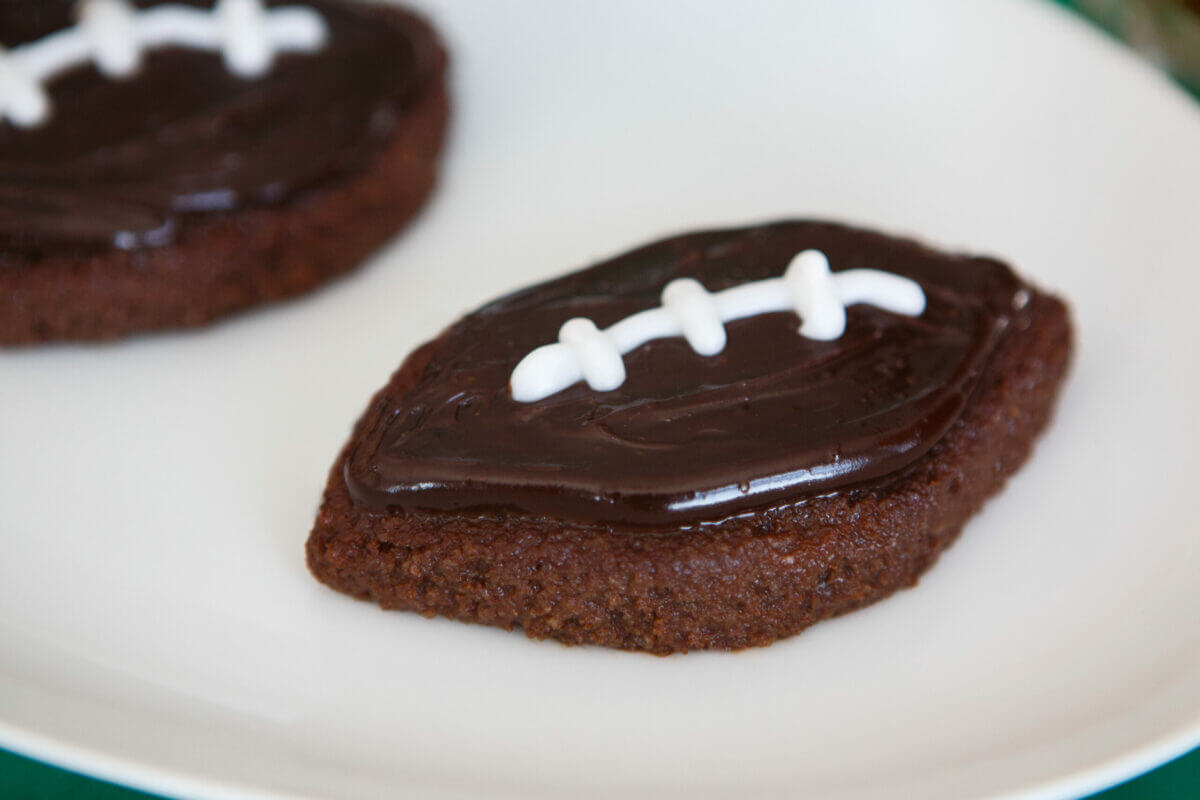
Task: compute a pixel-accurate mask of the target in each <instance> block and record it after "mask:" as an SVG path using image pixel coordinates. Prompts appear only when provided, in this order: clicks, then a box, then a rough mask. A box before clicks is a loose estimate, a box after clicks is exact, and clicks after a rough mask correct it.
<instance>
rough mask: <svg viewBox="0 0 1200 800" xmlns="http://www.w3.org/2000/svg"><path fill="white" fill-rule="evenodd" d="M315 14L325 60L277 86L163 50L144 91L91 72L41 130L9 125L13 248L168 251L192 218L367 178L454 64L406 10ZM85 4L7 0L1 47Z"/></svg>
mask: <svg viewBox="0 0 1200 800" xmlns="http://www.w3.org/2000/svg"><path fill="white" fill-rule="evenodd" d="M176 1H178V0H176ZM300 1H301V0H295V2H300ZM185 2H186V0H185ZM190 4H192V5H200V6H208V5H211V3H206V2H192V3H190ZM281 4H284V3H276V2H270V3H268V5H281ZM304 4H305V5H309V6H312V7H314V8H316V9H317V10H318V11H320V12H321V14H322V15H323V16H324V18H325V21H326V24H327V27H328V30H329V38H328V41H327V42H326V44H325V47H324V48H323V49H322V50H320V51H318V52H316V53H312V54H302V53H285V54H281V55H279V56H278V57H277V58H276V60H275V61H274V63H273V65H272V67H271V69H270V70H269V71H268V72H267V73H266V74H265V75H264V76H263V77H261V78H256V79H245V78H241V77H238V76H237V75H234V74H233V73H231V72H230V71H229V70H228V69H226V67H225V65H224V63H223V61H222V56H221V55H220V54H219V53H215V52H206V51H200V50H189V49H184V48H176V47H168V48H161V49H151V50H148V51H146V53H145V56H144V59H143V62H142V66H141V69H140V70H139V71H138V73H137V74H136V75H134V76H132V77H130V78H125V79H113V78H108V77H105V76H104V75H102V74H101V73H100V72H98V71H97V70H96V68H95V67H94V66H90V65H89V66H86V67H79V68H77V69H74V70H71V71H69V72H66V73H64V74H63V75H61V76H59V77H57V78H56V79H54V80H53V81H52V82H51V83H50V84H49V86H48V89H49V94H50V102H51V106H52V110H51V117H50V119H49V120H48V121H47V122H46V123H44V124H42V125H40V126H37V127H33V128H18V127H15V126H13V125H10V124H7V123H3V122H0V250H2V251H17V252H27V253H34V254H36V253H43V252H47V251H56V250H62V249H70V250H75V249H79V248H81V247H83V248H87V247H93V248H94V247H108V246H117V247H122V248H136V247H146V246H155V245H162V244H166V243H169V242H171V241H172V240H173V239H174V237H175V236H176V235H177V233H178V229H179V227H180V224H181V222H182V221H184V218H185V217H186V216H187V215H189V214H195V213H197V212H222V211H229V210H233V209H238V208H241V207H244V206H247V205H262V204H273V203H278V202H280V201H282V200H285V199H288V198H290V197H293V196H295V195H296V194H297V193H299V192H302V191H304V190H305V189H307V188H309V187H312V186H314V185H318V184H319V183H320V182H321V181H323V180H326V179H328V178H330V177H336V176H338V175H340V174H345V173H346V172H348V171H352V170H354V169H356V168H359V167H360V166H361V165H363V164H366V163H367V162H368V161H369V160H370V158H371V156H372V155H373V154H374V153H375V152H377V150H378V148H379V147H380V146H382V145H383V144H384V143H385V142H386V140H387V138H388V136H389V135H390V133H391V132H392V130H393V129H394V128H395V126H396V125H397V124H398V122H399V120H400V118H401V117H402V115H403V113H404V110H405V108H406V107H407V106H408V105H409V103H410V102H411V101H412V100H414V99H415V98H416V97H417V95H418V94H419V92H420V90H421V89H422V87H423V86H424V85H425V83H426V82H427V80H428V79H429V78H430V76H431V74H432V73H433V72H434V71H435V70H436V69H438V68H439V66H440V65H439V64H438V63H437V59H439V58H440V56H439V55H437V54H436V53H433V52H426V50H425V49H424V47H423V45H421V44H419V43H420V42H421V41H423V40H422V39H421V38H420V37H419V36H414V35H413V32H414V28H413V27H412V26H414V25H419V24H420V23H418V22H417V21H415V20H414V19H413V18H411V17H409V16H407V15H405V14H402V13H401V12H399V11H397V10H396V9H387V10H384V9H381V8H378V7H373V6H371V5H369V4H365V3H361V2H330V0H304ZM139 5H142V6H149V5H154V3H149V2H141V3H139ZM74 6H75V2H74V0H38V2H28V0H17V1H14V0H4V2H0V41H2V43H3V44H4V46H6V47H13V46H15V45H18V44H22V43H24V42H28V41H32V40H35V39H39V38H41V37H43V36H45V35H47V34H49V33H51V32H53V31H56V30H60V29H62V28H64V27H67V26H68V25H70V24H72V22H73V8H74ZM2 265H3V264H2V262H0V266H2Z"/></svg>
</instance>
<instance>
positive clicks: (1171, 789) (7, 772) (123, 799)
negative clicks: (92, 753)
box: [0, 748, 1200, 800]
mask: <svg viewBox="0 0 1200 800" xmlns="http://www.w3.org/2000/svg"><path fill="white" fill-rule="evenodd" d="M0 797H3V798H13V800H60V799H61V798H64V797H66V798H72V800H152V798H153V797H154V796H153V795H148V794H143V793H142V792H135V791H132V790H130V789H122V788H120V787H118V786H114V785H113V784H111V783H104V782H103V781H97V780H92V779H91V778H85V777H83V776H82V775H77V774H75V773H74V772H67V771H66V770H62V769H57V768H55V767H48V766H46V765H45V764H41V763H39V762H37V761H32V760H30V759H28V758H22V757H21V756H18V755H14V754H13V753H9V752H5V751H3V750H0ZM1163 798H1170V800H1176V798H1178V799H1179V800H1185V799H1186V798H1200V748H1197V749H1196V750H1193V751H1192V752H1191V753H1188V754H1187V755H1186V756H1183V757H1182V758H1179V759H1176V760H1175V761H1172V762H1171V763H1170V764H1167V765H1166V766H1164V767H1160V768H1158V769H1156V770H1154V771H1153V772H1150V773H1148V774H1146V775H1143V776H1141V777H1140V778H1135V779H1134V780H1131V781H1129V782H1128V783H1123V784H1121V785H1120V786H1117V787H1116V788H1113V789H1109V790H1108V791H1106V792H1101V793H1100V794H1097V795H1093V796H1092V798H1091V800H1163Z"/></svg>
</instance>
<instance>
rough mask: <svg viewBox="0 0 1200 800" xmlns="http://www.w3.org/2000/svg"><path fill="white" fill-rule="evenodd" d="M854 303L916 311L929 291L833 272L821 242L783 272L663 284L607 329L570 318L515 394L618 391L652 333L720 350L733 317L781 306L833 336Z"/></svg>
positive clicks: (523, 374) (516, 377) (520, 378)
mask: <svg viewBox="0 0 1200 800" xmlns="http://www.w3.org/2000/svg"><path fill="white" fill-rule="evenodd" d="M855 303H870V304H871V305H874V306H878V307H879V308H882V309H884V310H886V311H891V312H893V313H895V314H904V315H907V316H912V317H915V316H919V315H920V314H921V313H923V312H924V311H925V293H924V292H923V291H922V290H921V286H920V285H919V284H918V283H917V282H916V281H913V280H910V279H908V278H905V277H902V276H900V275H894V274H892V273H890V272H881V271H879V270H874V269H851V270H846V271H844V272H836V273H834V272H830V270H829V260H828V259H826V257H825V254H824V253H822V252H821V251H819V250H805V251H804V252H802V253H799V254H798V255H796V257H795V258H793V259H792V262H791V264H789V265H788V268H787V270H786V271H785V272H784V274H783V277H780V278H767V279H766V280H761V281H755V282H754V283H744V284H742V285H741V286H733V287H730V288H728V289H725V290H723V291H720V292H715V293H711V294H710V293H709V292H708V290H706V289H705V288H704V287H703V286H702V285H700V283H699V282H698V281H696V280H693V279H691V278H680V279H678V280H674V281H671V282H670V283H668V284H667V286H666V288H664V289H663V293H662V305H661V306H659V307H658V308H651V309H647V310H646V311H639V312H638V313H636V314H633V315H631V316H628V317H626V318H625V319H623V320H621V321H620V322H617V323H615V324H613V325H612V326H610V327H608V328H605V329H604V330H600V329H599V328H597V327H596V324H595V323H594V322H592V321H591V320H590V319H585V318H584V317H575V318H574V319H569V320H567V321H566V322H565V323H563V326H562V328H560V329H559V332H558V342H557V343H555V344H548V345H544V346H542V347H539V348H537V349H536V350H534V351H532V352H531V353H529V354H528V355H526V356H525V357H524V358H523V359H521V361H520V363H519V364H517V366H516V369H514V370H513V372H512V378H511V389H512V396H513V399H514V400H516V401H517V402H520V403H532V402H534V401H535V400H541V399H542V398H544V397H549V396H550V395H552V394H554V393H556V392H560V391H562V390H563V389H565V388H567V387H568V386H570V385H572V384H574V383H577V382H578V381H580V380H585V381H587V384H588V386H590V387H591V388H592V389H594V390H596V391H600V392H603V391H611V390H612V389H616V388H617V387H618V386H620V385H621V384H622V383H624V382H625V361H624V356H625V354H627V353H629V352H631V351H632V350H634V349H636V348H638V347H641V346H642V345H643V344H645V343H646V342H649V341H651V340H652V339H665V338H669V337H673V336H682V337H684V338H685V339H686V340H687V342H688V344H689V345H691V347H692V349H693V350H695V351H696V352H697V353H699V354H700V355H703V356H711V355H716V354H717V353H720V352H721V351H722V350H723V349H725V323H726V322H730V321H732V320H735V319H742V318H744V317H753V316H757V315H758V314H767V313H771V312H774V311H795V312H796V314H797V315H798V316H799V317H800V320H801V322H802V324H801V325H800V331H799V332H800V335H801V336H804V337H807V338H809V339H819V340H822V341H831V340H833V339H837V338H838V337H840V336H841V335H842V333H844V332H845V330H846V306H849V305H854V304H855Z"/></svg>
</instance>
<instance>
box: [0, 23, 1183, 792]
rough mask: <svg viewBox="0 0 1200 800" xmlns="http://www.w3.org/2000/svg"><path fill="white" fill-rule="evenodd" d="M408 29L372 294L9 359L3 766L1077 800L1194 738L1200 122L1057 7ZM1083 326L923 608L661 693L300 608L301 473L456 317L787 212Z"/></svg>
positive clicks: (402, 784)
mask: <svg viewBox="0 0 1200 800" xmlns="http://www.w3.org/2000/svg"><path fill="white" fill-rule="evenodd" d="M430 6H432V11H433V13H434V15H435V16H436V18H437V20H438V22H439V23H440V24H441V26H442V28H443V30H444V31H445V33H446V35H447V37H448V38H449V40H450V43H451V45H452V47H453V51H454V53H455V55H456V60H455V64H454V77H455V101H456V108H457V114H456V119H455V126H454V132H453V136H452V140H451V142H450V147H449V150H448V153H447V156H446V160H445V172H444V180H443V182H442V186H441V190H440V191H439V193H438V194H437V195H436V197H435V198H434V200H433V202H432V204H431V205H430V207H429V208H428V210H427V212H426V213H425V215H424V216H423V217H422V218H421V219H420V220H419V222H418V223H417V224H416V225H415V226H414V227H413V228H412V229H411V230H410V231H409V232H408V233H407V234H406V235H405V236H403V237H401V238H400V239H399V240H397V242H396V243H395V244H394V245H393V246H392V247H390V248H389V249H388V250H387V251H386V252H384V253H382V254H381V255H380V256H379V257H378V258H377V259H375V261H374V263H372V264H371V265H370V266H369V267H368V268H367V269H365V270H363V271H362V272H359V273H358V274H355V275H353V276H352V277H350V278H348V279H347V280H345V281H342V282H340V283H338V284H337V285H335V286H333V287H330V288H329V289H327V290H326V291H323V292H320V293H319V294H317V295H315V296H313V297H311V298H308V299H305V300H303V301H300V302H296V303H293V304H290V305H287V306H285V307H282V308H278V309H274V310H270V311H267V312H264V313H256V314H252V315H248V316H246V317H244V318H241V319H239V320H237V321H234V322H232V323H227V324H223V325H220V326H218V327H216V328H213V329H211V330H207V331H202V332H199V333H189V334H183V335H168V336H156V337H148V338H144V339H140V340H137V341H132V342H127V343H123V344H118V345H114V346H103V347H94V348H82V347H81V348H75V347H56V348H43V349H39V350H30V351H25V352H5V353H3V354H2V355H0V443H2V444H0V448H2V450H0V530H2V535H3V539H2V542H3V548H4V550H3V557H2V559H0V641H2V642H3V647H2V648H0V719H2V720H3V723H2V725H0V742H3V744H4V745H5V746H8V747H12V748H15V749H17V750H20V751H23V752H26V753H30V754H32V755H34V756H37V757H41V758H46V759H50V760H53V761H58V762H60V763H64V764H67V765H70V766H73V767H76V768H80V769H83V770H86V771H89V772H92V773H94V774H98V775H101V776H104V777H108V778H113V779H116V780H120V781H124V782H127V783H130V784H133V785H136V786H140V787H146V788H150V789H154V790H158V791H162V792H166V793H179V794H195V795H204V796H228V797H268V796H269V797H281V796H286V797H293V796H303V797H338V798H347V797H363V798H375V797H380V798H382V797H395V796H397V795H405V794H411V795H413V796H423V797H430V796H439V797H440V796H447V797H450V796H453V797H473V796H476V795H478V794H484V793H487V794H490V795H503V796H508V795H511V796H514V797H522V798H528V797H540V796H543V795H546V796H549V795H566V794H568V793H569V794H570V796H584V795H586V796H590V795H607V794H621V795H624V796H628V795H630V794H647V795H649V794H653V795H655V796H660V797H661V796H674V795H686V796H688V797H699V796H703V797H708V796H714V797H715V796H732V793H733V792H734V791H736V793H737V794H738V795H740V796H759V795H761V796H775V795H786V796H789V797H796V796H805V797H836V798H868V797H878V796H882V795H885V794H886V795H888V796H909V797H923V798H941V797H955V798H961V797H977V796H984V795H992V794H1004V793H1011V794H1014V795H1020V796H1026V797H1049V796H1061V795H1069V794H1072V793H1081V792H1084V791H1087V790H1090V789H1093V788H1098V787H1100V786H1102V785H1104V784H1106V783H1110V782H1113V781H1116V780H1118V779H1119V778H1121V777H1123V776H1125V775H1127V774H1130V773H1132V772H1135V771H1137V770H1140V769H1143V768H1147V767H1150V766H1152V765H1153V764H1154V763H1155V762H1157V761H1160V760H1164V759H1166V758H1168V757H1170V756H1172V755H1174V754H1176V753H1179V752H1181V751H1183V750H1185V749H1187V748H1188V747H1189V746H1191V745H1192V744H1194V743H1196V742H1197V741H1200V591H1198V589H1197V577H1196V576H1197V573H1198V572H1200V531H1198V529H1197V523H1196V520H1197V519H1200V503H1198V501H1197V497H1198V496H1200V492H1197V490H1196V482H1197V479H1198V478H1200V469H1198V467H1197V462H1196V453H1197V452H1200V441H1198V439H1200V433H1198V427H1197V425H1196V423H1195V419H1196V417H1195V415H1196V411H1195V403H1196V397H1197V393H1198V390H1200V383H1198V380H1197V375H1196V370H1195V366H1196V353H1195V348H1196V344H1197V342H1198V339H1200V337H1198V336H1197V333H1196V330H1197V329H1196V316H1197V314H1196V307H1197V306H1196V303H1197V300H1196V295H1197V294H1198V293H1200V278H1198V275H1200V272H1198V271H1197V269H1196V260H1197V253H1198V252H1200V239H1198V238H1197V233H1198V231H1197V221H1196V210H1197V209H1198V208H1200V113H1198V111H1197V109H1196V108H1195V107H1194V106H1193V105H1192V104H1191V103H1190V101H1188V100H1187V99H1186V98H1185V97H1184V96H1183V95H1182V93H1180V92H1179V91H1177V90H1175V89H1173V88H1171V87H1170V86H1169V85H1168V84H1167V82H1166V81H1165V80H1163V79H1161V78H1160V77H1158V76H1157V75H1156V74H1154V73H1153V71H1152V70H1150V68H1148V67H1143V66H1141V65H1139V64H1138V63H1136V62H1135V61H1134V60H1133V59H1132V57H1130V56H1128V55H1126V54H1124V53H1123V52H1122V51H1121V50H1120V49H1119V48H1118V46H1116V45H1114V44H1111V43H1109V42H1107V41H1105V40H1104V39H1103V38H1101V37H1100V36H1099V35H1097V34H1094V33H1092V32H1091V31H1090V30H1089V29H1087V28H1086V27H1085V26H1084V25H1083V24H1082V23H1079V22H1077V21H1074V20H1073V19H1071V18H1069V17H1068V16H1067V15H1066V14H1065V13H1064V12H1061V11H1059V10H1058V9H1056V8H1054V7H1052V6H1051V5H1050V4H1049V3H1040V2H1037V3H1034V2H1028V3H1016V2H1004V1H1003V0H1001V1H998V2H974V3H962V2H958V1H957V0H942V1H937V0H928V1H926V2H910V3H906V4H900V3H890V2H889V3H882V2H867V1H866V0H855V1H854V2H844V1H843V2H838V3H829V2H824V3H812V4H804V3H794V2H778V3H767V2H756V3H751V4H738V5H737V7H736V9H735V7H734V5H733V4H726V3H719V2H715V0H714V2H704V3H701V2H694V1H692V2H687V3H683V2H657V3H653V4H647V3H642V2H640V0H621V1H620V2H611V1H610V2H606V3H591V4H586V5H584V4H574V3H572V4H566V3H561V2H556V1H555V0H543V2H524V1H522V2H516V1H515V0H510V1H509V2H505V3H469V4H468V3H461V2H451V0H447V1H446V2H445V3H439V4H436V5H434V4H433V3H430ZM806 214H811V215H818V216H825V217H832V218H840V219H847V220H853V221H858V222H862V223H867V224H871V225H877V226H879V227H883V228H886V229H890V230H896V231H901V232H906V233H914V234H917V235H920V236H922V237H923V238H926V239H928V240H930V241H932V242H935V243H938V244H942V245H947V246H951V247H967V248H971V249H975V250H982V251H987V252H991V253H995V254H999V255H1001V256H1004V257H1006V258H1009V259H1011V260H1012V261H1013V262H1014V263H1015V264H1017V265H1018V266H1019V267H1020V269H1021V270H1022V271H1023V272H1024V273H1025V274H1027V275H1029V276H1031V277H1033V278H1035V279H1036V280H1038V281H1039V282H1041V283H1043V284H1045V285H1047V286H1050V287H1053V288H1056V289H1060V290H1061V291H1062V292H1064V293H1065V294H1066V296H1067V297H1069V298H1070V299H1071V301H1072V302H1073V304H1074V308H1075V314H1076V320H1077V322H1078V326H1079V331H1080V344H1079V351H1078V359H1077V362H1076V368H1075V371H1074V375H1073V377H1072V380H1071V382H1070V384H1069V386H1068V388H1067V391H1066V393H1065V395H1064V397H1063V400H1062V405H1061V408H1060V413H1059V415H1058V418H1057V421H1056V422H1055V424H1054V426H1053V428H1052V429H1051V430H1050V431H1049V432H1048V434H1047V435H1046V437H1045V438H1044V440H1043V441H1042V443H1041V445H1040V446H1039V448H1038V452H1037V454H1036V457H1035V458H1034V459H1033V461H1032V462H1031V463H1030V464H1029V465H1028V466H1027V467H1026V468H1025V469H1024V470H1023V471H1022V472H1021V473H1020V474H1019V475H1018V476H1017V477H1016V478H1015V479H1014V480H1013V481H1012V482H1011V484H1010V486H1009V487H1008V489H1007V490H1006V491H1005V493H1004V494H1003V496H1002V497H1000V498H999V499H997V500H996V501H994V502H992V503H990V504H989V505H988V507H987V508H986V510H985V511H984V512H983V513H982V514H981V515H980V516H979V517H978V518H977V519H976V520H975V521H974V522H972V523H971V524H970V526H969V527H968V529H967V531H966V533H965V535H964V536H963V538H962V540H961V541H960V542H959V543H958V544H957V545H956V546H955V547H954V548H953V549H952V550H951V551H950V552H949V553H948V554H947V555H946V556H945V557H944V558H943V559H942V561H941V563H940V564H939V565H938V566H937V568H936V569H934V570H933V571H932V572H931V573H930V574H929V575H928V576H927V577H926V578H925V579H924V580H923V581H922V582H921V585H920V586H919V587H918V588H916V589H914V590H912V591H907V592H902V593H901V594H899V595H898V596H896V597H893V598H892V599H889V600H888V601H886V602H884V603H881V604H879V605H877V606H875V607H873V608H871V609H868V610H865V611H862V612H859V613H856V614H852V615H850V616H848V617H845V618H842V619H839V620H836V621H833V622H828V623H823V624H821V625H819V626H817V627H816V628H814V629H812V630H810V631H809V632H807V633H805V634H803V635H801V636H799V637H796V638H794V639H791V640H788V641H784V642H781V643H778V644H776V645H774V646H772V647H769V648H766V649H759V650H753V651H750V652H745V653H739V654H734V655H730V654H720V653H701V654H693V655H688V656H683V657H673V658H667V659H660V658H653V657H649V656H644V655H637V654H627V653H617V652H608V651H603V650H598V649H567V648H564V647H562V646H560V645H557V644H554V643H535V642H531V641H527V640H526V639H525V638H524V637H523V636H521V635H520V634H507V633H504V632H501V631H497V630H492V629H488V628H483V627H474V626H466V625H460V624H457V623H452V622H447V621H442V620H435V621H430V620H426V619H423V618H421V617H419V616H416V615H408V614H401V613H388V614H384V613H381V612H379V611H378V610H376V609H375V608H373V607H372V606H369V605H367V604H364V603H358V602H355V601H352V600H349V599H347V598H345V597H342V596H340V595H337V594H334V593H333V592H331V591H329V590H327V589H325V588H323V587H321V586H319V585H317V584H316V583H315V582H314V581H312V580H311V579H310V578H309V577H308V574H307V573H306V571H305V568H304V561H303V557H302V547H303V543H304V539H305V536H306V534H307V531H308V528H309V525H310V523H311V521H312V517H313V513H314V511H315V509H316V506H317V501H318V498H319V495H320V492H321V488H322V486H323V483H324V478H325V471H326V469H327V468H328V465H329V464H330V462H331V460H332V459H333V457H334V454H335V452H336V451H337V449H338V447H339V445H340V444H341V443H342V441H343V439H344V438H345V436H346V435H347V433H348V431H349V426H350V424H351V422H352V420H353V419H354V418H355V417H356V415H357V414H358V413H359V412H360V411H361V410H362V408H363V407H364V405H365V403H366V400H367V398H368V396H369V395H370V393H371V392H372V391H374V390H375V389H376V388H377V387H378V386H379V385H380V384H382V382H383V381H384V379H385V378H386V377H387V375H388V374H389V372H390V371H391V370H392V369H393V368H394V367H395V365H396V364H397V363H398V362H399V360H400V358H401V357H402V356H403V355H404V353H405V352H406V351H407V350H408V349H409V348H411V347H412V346H413V345H415V344H417V343H418V342H420V341H421V340H422V339H424V338H426V337H429V336H431V335H433V334H434V333H436V332H437V331H438V330H439V329H440V328H441V327H442V326H443V325H445V324H447V323H448V322H450V321H452V320H453V319H454V318H455V317H456V316H457V315H459V314H460V313H461V312H464V311H466V310H469V309H470V308H471V307H473V306H475V305H476V304H478V303H480V302H482V301H484V300H487V299H488V298H491V297H493V296H495V295H497V294H499V293H501V292H504V291H506V290H509V289H512V288H514V287H517V286H521V285H523V284H526V283H528V282H529V281H532V280H535V279H539V278H542V277H546V276H550V275H553V274H557V273H559V272H562V271H564V270H567V269H571V268H574V267H578V266H582V265H584V264H587V263H589V262H590V261H592V260H593V259H596V258H598V257H601V256H604V255H607V254H611V253H614V252H617V251H621V250H624V249H625V248H627V247H629V246H633V245H636V244H639V243H641V242H644V241H647V240H649V239H652V238H655V237H657V236H659V235H662V234H666V233H670V232H674V231H679V230H685V229H689V228H700V227H704V226H707V225H714V224H719V225H725V224H730V223H739V222H744V221H753V220H762V219H768V218H777V217H784V216H790V215H806Z"/></svg>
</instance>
